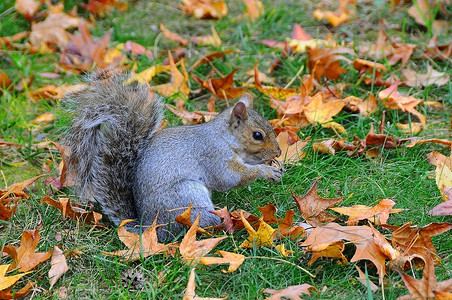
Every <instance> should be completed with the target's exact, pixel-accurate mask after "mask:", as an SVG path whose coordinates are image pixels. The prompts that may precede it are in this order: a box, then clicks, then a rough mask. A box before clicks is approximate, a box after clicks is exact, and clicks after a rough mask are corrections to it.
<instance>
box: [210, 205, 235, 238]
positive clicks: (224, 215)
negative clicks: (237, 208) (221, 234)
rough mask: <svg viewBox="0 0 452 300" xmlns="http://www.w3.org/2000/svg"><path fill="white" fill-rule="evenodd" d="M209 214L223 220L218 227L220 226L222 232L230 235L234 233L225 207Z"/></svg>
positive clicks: (232, 224) (229, 215)
mask: <svg viewBox="0 0 452 300" xmlns="http://www.w3.org/2000/svg"><path fill="white" fill-rule="evenodd" d="M210 213H211V214H214V215H216V216H218V217H220V218H222V219H223V223H222V224H220V225H219V226H222V228H223V229H224V231H226V232H227V233H229V234H232V233H233V232H234V223H233V222H232V218H231V214H230V213H229V211H228V207H227V206H225V207H223V208H222V209H218V210H214V211H211V212H210Z"/></svg>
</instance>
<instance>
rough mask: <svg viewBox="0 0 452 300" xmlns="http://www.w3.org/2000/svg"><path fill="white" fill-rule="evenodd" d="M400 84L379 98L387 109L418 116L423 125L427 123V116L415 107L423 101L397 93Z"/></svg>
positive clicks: (393, 86)
mask: <svg viewBox="0 0 452 300" xmlns="http://www.w3.org/2000/svg"><path fill="white" fill-rule="evenodd" d="M398 85H399V83H398V82H395V83H394V84H393V85H391V86H390V87H388V88H387V89H385V90H382V91H380V92H379V93H378V98H379V99H380V100H381V101H382V102H383V105H384V106H385V107H388V108H391V109H399V110H401V111H404V112H408V113H410V114H412V115H414V116H416V117H417V118H418V119H419V121H420V122H421V123H424V124H425V122H426V120H425V116H424V115H423V114H421V113H420V112H418V111H417V110H416V109H415V107H416V106H417V105H418V104H420V103H422V102H423V101H422V100H419V99H416V98H414V97H413V96H403V95H401V94H399V92H398V91H397V87H398Z"/></svg>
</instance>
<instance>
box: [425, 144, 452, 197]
mask: <svg viewBox="0 0 452 300" xmlns="http://www.w3.org/2000/svg"><path fill="white" fill-rule="evenodd" d="M427 157H428V160H429V162H430V164H432V165H434V166H436V170H435V172H436V173H435V175H436V176H435V180H436V185H437V186H438V188H439V191H440V192H441V195H443V201H448V200H452V155H451V156H449V157H447V156H445V155H443V154H441V153H439V152H438V151H432V152H430V153H429V154H427Z"/></svg>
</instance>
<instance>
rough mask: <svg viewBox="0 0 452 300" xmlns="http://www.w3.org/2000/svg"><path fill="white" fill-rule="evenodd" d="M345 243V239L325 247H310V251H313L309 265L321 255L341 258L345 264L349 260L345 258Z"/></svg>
mask: <svg viewBox="0 0 452 300" xmlns="http://www.w3.org/2000/svg"><path fill="white" fill-rule="evenodd" d="M344 248H345V243H344V242H343V241H336V242H333V243H331V244H328V245H323V247H315V248H314V247H312V248H309V247H308V251H312V257H311V259H310V260H309V262H308V266H310V265H312V264H313V263H314V262H315V261H316V260H317V259H319V258H320V257H329V258H340V259H341V261H342V263H343V264H345V263H347V262H348V260H347V259H346V258H345V256H344V254H342V251H344Z"/></svg>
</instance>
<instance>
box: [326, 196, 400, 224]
mask: <svg viewBox="0 0 452 300" xmlns="http://www.w3.org/2000/svg"><path fill="white" fill-rule="evenodd" d="M394 205H395V202H394V201H392V200H390V199H383V200H381V201H380V202H378V204H377V205H375V206H374V207H369V206H366V205H353V206H351V207H332V208H330V209H331V210H333V211H335V212H337V213H340V214H343V215H347V216H349V217H348V220H347V225H351V226H354V225H358V221H359V220H364V219H368V220H369V221H371V222H372V223H374V224H376V225H381V224H386V221H387V220H388V218H389V214H390V213H394V212H399V211H400V210H398V211H395V210H393V209H392V207H393V206H394Z"/></svg>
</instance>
